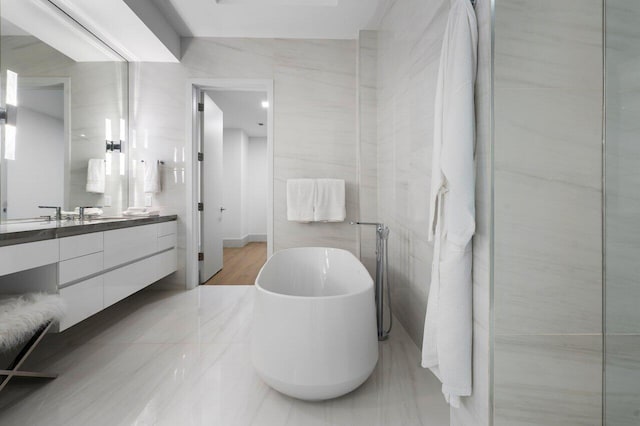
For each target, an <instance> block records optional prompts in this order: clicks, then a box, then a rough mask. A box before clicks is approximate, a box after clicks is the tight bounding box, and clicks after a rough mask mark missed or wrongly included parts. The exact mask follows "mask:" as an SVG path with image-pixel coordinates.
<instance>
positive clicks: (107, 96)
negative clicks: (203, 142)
mask: <svg viewBox="0 0 640 426" xmlns="http://www.w3.org/2000/svg"><path fill="white" fill-rule="evenodd" d="M22 3H25V4H21V2H16V1H7V2H3V5H2V10H1V14H2V17H1V21H0V73H1V87H2V89H1V91H0V98H1V106H2V109H3V117H2V120H1V122H2V126H1V127H2V132H1V134H2V136H1V137H2V150H1V152H0V200H1V203H2V213H1V214H2V215H1V218H2V220H5V221H6V220H12V219H21V218H34V217H39V216H42V215H51V216H54V215H55V214H56V211H55V209H44V208H39V206H49V207H60V208H61V209H60V210H61V215H62V217H72V216H73V215H77V214H78V213H79V208H80V207H95V209H93V210H90V212H91V213H96V214H99V213H102V214H104V215H117V214H119V213H121V212H122V210H123V207H126V206H125V204H126V202H127V199H128V193H127V181H128V169H127V165H128V161H127V158H126V156H127V149H126V140H127V117H128V109H127V97H128V93H127V83H128V75H127V72H128V64H127V62H126V61H124V59H122V58H121V57H120V56H119V55H117V54H116V53H115V52H114V51H112V50H111V49H110V48H109V47H108V46H106V45H104V44H103V43H102V42H100V41H99V40H98V39H96V38H95V37H94V36H93V35H91V34H90V33H88V32H87V31H86V30H85V29H84V28H82V27H80V26H79V25H78V24H77V23H76V22H75V21H73V20H72V19H71V18H69V17H68V16H67V15H64V13H62V12H61V11H60V10H59V9H57V8H51V7H47V6H42V4H44V3H47V2H40V6H37V8H36V6H34V5H33V4H32V3H31V2H22ZM28 7H31V8H36V9H33V10H23V9H24V8H28ZM25 16H26V17H27V18H28V19H25Z"/></svg>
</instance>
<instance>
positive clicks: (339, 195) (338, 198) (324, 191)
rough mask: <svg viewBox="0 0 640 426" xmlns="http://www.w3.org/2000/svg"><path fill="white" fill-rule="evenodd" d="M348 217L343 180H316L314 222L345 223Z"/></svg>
mask: <svg viewBox="0 0 640 426" xmlns="http://www.w3.org/2000/svg"><path fill="white" fill-rule="evenodd" d="M346 216H347V209H346V207H345V190H344V180H343V179H316V199H315V203H314V206H313V220H314V221H316V222H343V221H344V218H345V217H346Z"/></svg>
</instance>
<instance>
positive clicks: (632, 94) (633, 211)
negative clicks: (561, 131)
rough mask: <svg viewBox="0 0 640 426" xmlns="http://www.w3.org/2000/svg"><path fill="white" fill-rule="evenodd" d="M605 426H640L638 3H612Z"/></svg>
mask: <svg viewBox="0 0 640 426" xmlns="http://www.w3.org/2000/svg"><path fill="white" fill-rule="evenodd" d="M605 4H606V64H605V69H606V73H605V75H606V81H605V86H606V123H605V124H606V143H605V162H606V174H605V179H606V184H605V185H606V186H605V187H606V194H605V206H606V216H605V217H606V219H605V231H606V236H605V247H606V276H605V324H604V326H605V422H606V424H607V425H615V426H626V425H629V426H631V425H635V426H637V425H640V25H638V23H639V22H640V1H638V0H606V3H605Z"/></svg>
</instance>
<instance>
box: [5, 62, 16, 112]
mask: <svg viewBox="0 0 640 426" xmlns="http://www.w3.org/2000/svg"><path fill="white" fill-rule="evenodd" d="M6 101H7V105H12V106H18V74H16V73H15V72H13V71H11V70H7V99H6Z"/></svg>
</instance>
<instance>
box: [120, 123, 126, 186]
mask: <svg viewBox="0 0 640 426" xmlns="http://www.w3.org/2000/svg"><path fill="white" fill-rule="evenodd" d="M125 128H126V126H125V122H124V118H121V119H120V176H124V171H125V169H126V163H125V156H124V153H123V152H122V148H123V147H124V141H125V140H127V138H126V134H125Z"/></svg>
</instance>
